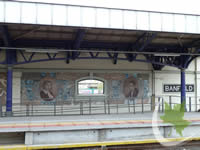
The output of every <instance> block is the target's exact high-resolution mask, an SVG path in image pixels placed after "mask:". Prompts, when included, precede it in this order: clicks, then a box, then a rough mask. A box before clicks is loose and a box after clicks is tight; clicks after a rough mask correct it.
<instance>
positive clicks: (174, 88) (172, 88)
mask: <svg viewBox="0 0 200 150" xmlns="http://www.w3.org/2000/svg"><path fill="white" fill-rule="evenodd" d="M163 88H164V90H163V91H164V92H181V85H180V84H164V85H163ZM185 91H186V92H194V84H187V85H186V86H185Z"/></svg>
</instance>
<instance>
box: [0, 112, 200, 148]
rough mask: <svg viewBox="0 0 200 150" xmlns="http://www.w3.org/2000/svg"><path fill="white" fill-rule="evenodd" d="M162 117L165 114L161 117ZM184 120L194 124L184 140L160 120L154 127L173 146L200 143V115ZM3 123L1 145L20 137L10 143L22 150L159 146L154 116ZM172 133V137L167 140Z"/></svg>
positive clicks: (8, 120)
mask: <svg viewBox="0 0 200 150" xmlns="http://www.w3.org/2000/svg"><path fill="white" fill-rule="evenodd" d="M159 115H163V114H162V113H160V114H159ZM184 119H186V120H188V121H189V122H191V124H190V126H188V127H187V128H185V129H184V131H183V137H181V136H179V135H177V134H176V131H175V129H174V128H173V126H172V125H171V124H166V123H163V122H162V121H161V120H160V119H158V120H157V121H156V122H154V123H156V124H157V125H158V127H159V131H160V134H161V135H162V136H163V137H165V138H167V139H169V140H170V141H172V142H173V141H181V140H184V138H187V137H188V139H187V140H190V141H191V140H199V139H200V138H199V137H200V132H199V130H200V128H199V126H200V117H199V113H197V112H196V113H195V112H191V113H185V117H184ZM0 122H1V123H0V132H1V137H0V138H1V141H6V138H9V139H12V138H11V137H12V135H13V134H17V133H18V136H13V140H10V142H12V143H16V144H17V145H18V144H20V145H21V144H22V145H21V146H20V145H19V147H20V149H22V148H24V149H49V148H73V147H76V148H77V147H101V146H109V145H110V146H111V145H133V144H148V143H159V141H158V140H157V139H156V138H155V133H154V131H153V128H152V113H144V114H112V115H84V116H60V117H58V116H56V117H54V116H52V117H50V116H48V117H45V116H43V117H6V118H1V119H0ZM171 129H172V134H171V136H170V137H168V134H169V132H170V130H171ZM4 133H5V134H4ZM191 133H194V134H191ZM3 135H4V136H3ZM9 135H10V137H9ZM191 135H192V136H191ZM2 137H4V139H2ZM17 137H18V139H17ZM49 143H51V144H49ZM7 144H9V143H7ZM17 145H15V146H14V145H13V146H12V145H10V146H0V149H3V148H6V147H7V148H9V149H10V148H12V147H13V148H14V147H15V149H16V148H17V147H18V146H17Z"/></svg>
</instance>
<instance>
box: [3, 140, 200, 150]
mask: <svg viewBox="0 0 200 150" xmlns="http://www.w3.org/2000/svg"><path fill="white" fill-rule="evenodd" d="M168 140H169V141H170V142H175V141H183V140H184V138H170V139H168ZM197 140H200V137H194V138H189V139H188V140H187V141H197ZM162 142H164V141H162ZM151 143H159V141H157V140H155V139H148V140H141V141H110V142H92V143H73V144H55V145H4V146H0V150H39V149H54V148H56V149H58V148H80V147H83V148H87V147H101V146H118V145H136V144H151Z"/></svg>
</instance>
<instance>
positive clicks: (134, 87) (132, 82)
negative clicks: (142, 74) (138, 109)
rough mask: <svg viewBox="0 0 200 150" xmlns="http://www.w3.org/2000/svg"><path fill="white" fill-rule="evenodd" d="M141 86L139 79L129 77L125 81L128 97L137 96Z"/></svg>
mask: <svg viewBox="0 0 200 150" xmlns="http://www.w3.org/2000/svg"><path fill="white" fill-rule="evenodd" d="M138 93H139V88H138V83H137V80H136V79H134V78H128V79H126V80H125V82H124V96H125V97H126V98H135V97H137V96H138Z"/></svg>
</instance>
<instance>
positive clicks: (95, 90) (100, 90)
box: [78, 79, 104, 95]
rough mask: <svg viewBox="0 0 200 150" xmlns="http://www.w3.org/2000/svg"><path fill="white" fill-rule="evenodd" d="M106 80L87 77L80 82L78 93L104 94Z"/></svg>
mask: <svg viewBox="0 0 200 150" xmlns="http://www.w3.org/2000/svg"><path fill="white" fill-rule="evenodd" d="M103 94H104V82H103V81H101V80H96V79H85V80H81V81H79V82H78V95H103Z"/></svg>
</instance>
